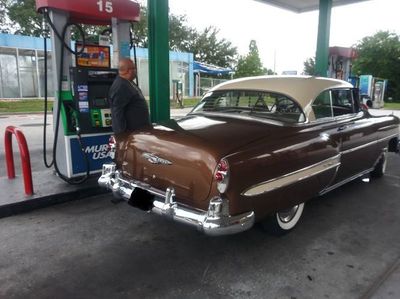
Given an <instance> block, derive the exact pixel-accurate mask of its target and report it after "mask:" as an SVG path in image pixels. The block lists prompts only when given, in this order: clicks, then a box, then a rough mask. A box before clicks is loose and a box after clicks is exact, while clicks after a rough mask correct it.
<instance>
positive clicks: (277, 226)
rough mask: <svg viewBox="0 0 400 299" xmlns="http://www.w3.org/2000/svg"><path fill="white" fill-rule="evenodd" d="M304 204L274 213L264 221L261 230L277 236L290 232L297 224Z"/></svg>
mask: <svg viewBox="0 0 400 299" xmlns="http://www.w3.org/2000/svg"><path fill="white" fill-rule="evenodd" d="M303 210H304V203H301V204H298V205H295V206H293V207H291V208H288V209H284V210H281V211H279V212H276V213H275V214H274V215H273V216H271V217H270V218H268V219H266V220H265V221H264V222H263V223H262V226H263V228H264V229H265V230H266V231H268V232H269V233H272V234H274V235H277V236H281V235H284V234H286V233H288V232H290V231H291V230H292V229H293V228H294V227H295V226H296V224H297V223H298V222H299V220H300V217H301V215H302V214H303Z"/></svg>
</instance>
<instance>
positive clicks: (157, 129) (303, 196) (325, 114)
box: [99, 76, 400, 235]
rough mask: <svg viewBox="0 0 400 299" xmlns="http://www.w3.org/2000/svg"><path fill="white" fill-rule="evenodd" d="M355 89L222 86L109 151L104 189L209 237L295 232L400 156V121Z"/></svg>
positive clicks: (319, 84) (317, 82)
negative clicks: (324, 200) (320, 200)
mask: <svg viewBox="0 0 400 299" xmlns="http://www.w3.org/2000/svg"><path fill="white" fill-rule="evenodd" d="M357 91H358V90H357V89H354V88H353V86H352V85H351V84H349V83H347V82H344V81H340V80H334V79H327V78H316V77H308V76H296V77H278V76H263V77H252V78H243V79H237V80H232V81H228V82H225V83H222V84H220V85H218V86H216V87H214V88H213V89H211V90H210V91H209V92H208V93H207V94H206V95H205V96H204V97H203V99H202V100H201V102H200V103H199V104H198V105H197V106H196V107H195V108H194V109H193V110H192V111H191V112H190V113H189V114H188V115H186V116H185V117H183V118H181V119H178V120H169V121H165V122H162V123H159V124H154V126H153V127H152V128H144V129H141V130H137V131H135V132H132V133H127V134H125V135H123V136H120V137H118V138H117V140H116V142H115V141H114V142H113V141H112V142H111V144H110V148H111V151H112V152H113V153H115V163H111V164H105V165H104V166H103V173H102V176H101V177H100V179H99V184H100V185H101V186H103V187H106V188H109V189H110V190H112V192H113V194H114V196H116V197H118V198H122V199H125V200H127V201H128V202H129V203H130V204H131V205H133V206H135V207H139V208H142V209H144V210H151V211H153V212H155V213H156V214H160V215H163V216H166V217H169V218H172V219H173V220H175V221H179V222H182V223H186V224H189V225H192V226H194V227H197V228H198V229H199V230H201V231H203V232H204V233H206V234H209V235H223V234H232V233H238V232H241V231H244V230H247V229H249V228H251V227H252V226H253V224H254V223H255V222H262V223H267V224H268V226H267V227H269V228H270V229H271V230H272V231H273V232H275V233H285V232H287V231H289V230H291V229H292V228H293V227H294V226H295V225H296V224H297V222H298V221H299V219H300V217H301V215H302V212H303V209H304V203H305V202H306V201H307V200H308V199H310V198H312V197H314V196H316V195H320V194H324V193H326V192H328V191H330V190H332V189H334V188H337V187H339V186H341V185H343V184H345V183H347V182H349V181H351V180H353V179H356V178H358V177H361V176H364V175H371V176H375V177H380V176H382V175H383V174H384V172H385V167H386V154H387V152H388V151H393V152H398V151H399V136H400V129H399V119H398V118H397V117H395V116H392V115H390V116H380V117H375V116H371V115H370V114H369V113H368V111H367V110H365V109H364V108H362V107H361V106H360V105H361V104H360V102H359V97H358V93H357Z"/></svg>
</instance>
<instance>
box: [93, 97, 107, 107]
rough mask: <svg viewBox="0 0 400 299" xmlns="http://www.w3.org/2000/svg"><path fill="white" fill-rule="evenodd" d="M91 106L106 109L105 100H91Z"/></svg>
mask: <svg viewBox="0 0 400 299" xmlns="http://www.w3.org/2000/svg"><path fill="white" fill-rule="evenodd" d="M93 105H94V107H107V106H108V102H107V98H95V99H93Z"/></svg>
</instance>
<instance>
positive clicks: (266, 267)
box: [0, 109, 400, 299]
mask: <svg viewBox="0 0 400 299" xmlns="http://www.w3.org/2000/svg"><path fill="white" fill-rule="evenodd" d="M188 110H189V109H183V110H180V109H179V110H178V111H176V113H175V112H174V113H171V114H172V115H174V117H179V116H182V115H184V114H185V113H187V112H188ZM372 113H374V114H387V111H381V110H378V111H372ZM394 113H395V114H398V115H399V114H400V113H399V112H398V111H395V112H394ZM49 122H50V123H51V118H50V121H49ZM41 124H42V115H13V116H5V115H1V116H0V130H1V131H2V132H4V128H5V126H7V125H16V126H18V127H20V128H21V129H22V130H23V131H24V133H25V135H26V137H27V140H28V145H29V147H30V151H31V159H32V170H33V180H34V187H35V188H36V190H37V191H36V192H37V195H38V196H39V197H40V198H41V200H32V198H26V197H25V196H24V195H23V193H21V192H22V191H23V188H22V186H23V183H22V180H21V178H20V177H17V179H16V180H13V181H8V180H7V181H2V180H3V179H4V180H6V179H5V177H4V176H5V168H3V167H1V173H0V177H1V178H0V190H2V192H1V193H0V199H1V200H3V199H5V200H8V201H12V202H15V201H17V202H18V200H20V201H24V204H21V205H20V207H26V209H25V210H23V209H22V210H12V211H10V210H6V214H7V215H10V214H14V213H16V212H21V211H27V210H31V209H32V208H35V207H43V206H46V205H48V204H49V203H55V202H63V201H70V200H71V198H73V199H77V198H87V200H85V201H76V202H69V203H65V204H63V205H57V206H54V207H50V208H47V209H42V210H37V211H32V212H30V213H27V214H21V215H18V216H14V217H9V218H3V219H0V227H1V228H2V229H1V230H0V240H1V242H0V286H1V287H0V297H1V298H27V297H37V298H55V297H57V298H94V297H95V298H133V297H149V298H221V297H224V298H239V297H240V298H243V297H247V298H298V299H300V298H362V299H367V298H374V299H389V298H390V299H395V298H396V299H397V298H400V254H399V252H400V247H399V246H400V239H399V236H400V231H399V229H400V223H399V219H400V215H399V211H400V206H399V203H400V201H399V198H400V197H399V196H400V195H399V194H400V159H399V156H396V155H391V156H390V161H389V162H390V163H389V168H388V174H387V175H386V176H385V177H384V178H383V179H382V180H378V181H372V182H371V183H370V184H363V183H360V182H354V183H351V184H348V185H346V186H343V187H341V188H339V189H338V190H335V191H333V192H331V193H329V194H327V195H325V196H323V198H322V199H317V200H315V201H311V202H310V204H309V205H308V206H307V211H306V212H307V213H306V214H305V218H304V219H303V223H301V224H300V226H299V228H298V229H296V230H295V231H294V232H293V233H292V234H290V235H289V236H288V237H285V238H282V239H276V238H272V237H270V236H265V235H264V233H261V232H260V231H259V230H258V229H253V230H251V231H249V232H246V233H244V234H241V235H238V236H231V237H223V238H217V239H211V238H207V237H205V236H203V235H199V234H197V233H196V232H195V231H193V230H192V229H189V228H186V227H183V226H181V225H178V224H174V223H169V222H166V221H165V220H164V219H161V218H159V217H157V216H156V215H151V216H148V215H146V214H143V213H142V212H141V211H138V210H135V209H132V208H130V207H128V206H126V205H124V204H121V205H117V206H115V205H111V204H110V203H109V199H110V197H109V195H107V194H105V195H104V194H103V195H97V196H96V197H92V198H88V197H89V196H90V195H91V194H90V192H87V191H88V189H89V188H88V186H89V184H88V185H86V186H85V187H82V189H80V187H79V186H78V187H77V189H74V188H75V186H70V185H68V184H66V183H64V182H62V181H61V180H59V179H58V178H57V177H56V176H55V175H54V174H53V173H52V170H46V169H44V166H43V162H42V153H41V151H42V135H41V134H42V125H41ZM51 135H52V129H51V125H49V136H50V137H49V140H48V144H49V148H51V139H52V137H51ZM0 147H1V148H0V150H1V152H0V163H2V165H4V148H3V144H2V143H1V144H0ZM14 147H15V148H16V145H14ZM15 161H16V162H17V161H18V159H17V158H15ZM19 169H20V167H19V165H18V164H17V163H16V172H17V173H20V172H19ZM35 182H36V183H35ZM58 184H59V185H58ZM91 184H93V185H92V186H91V188H93V191H94V192H96V191H98V190H100V189H99V188H97V183H96V179H94V180H93V182H92V183H91ZM39 186H40V187H39ZM46 188H47V190H46ZM50 189H52V190H53V191H51V190H50ZM54 190H55V191H54ZM49 194H50V197H51V200H49V201H47V199H48V198H47V197H46V196H47V195H49ZM30 202H31V203H32V202H36V203H38V204H37V206H31V207H30V206H29V204H30ZM0 204H1V201H0ZM148 217H151V218H148Z"/></svg>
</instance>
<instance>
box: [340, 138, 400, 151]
mask: <svg viewBox="0 0 400 299" xmlns="http://www.w3.org/2000/svg"><path fill="white" fill-rule="evenodd" d="M397 136H398V135H397V134H393V135H390V136H387V137H384V138H381V139H378V140H374V141H371V142H368V143H366V144H363V145H360V146H357V147H354V148H351V149H348V150H345V151H342V152H341V153H342V154H343V155H345V154H348V153H352V152H355V151H358V150H360V149H363V148H365V147H368V146H371V145H376V144H378V143H379V142H383V141H386V140H388V139H391V138H393V137H397Z"/></svg>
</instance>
